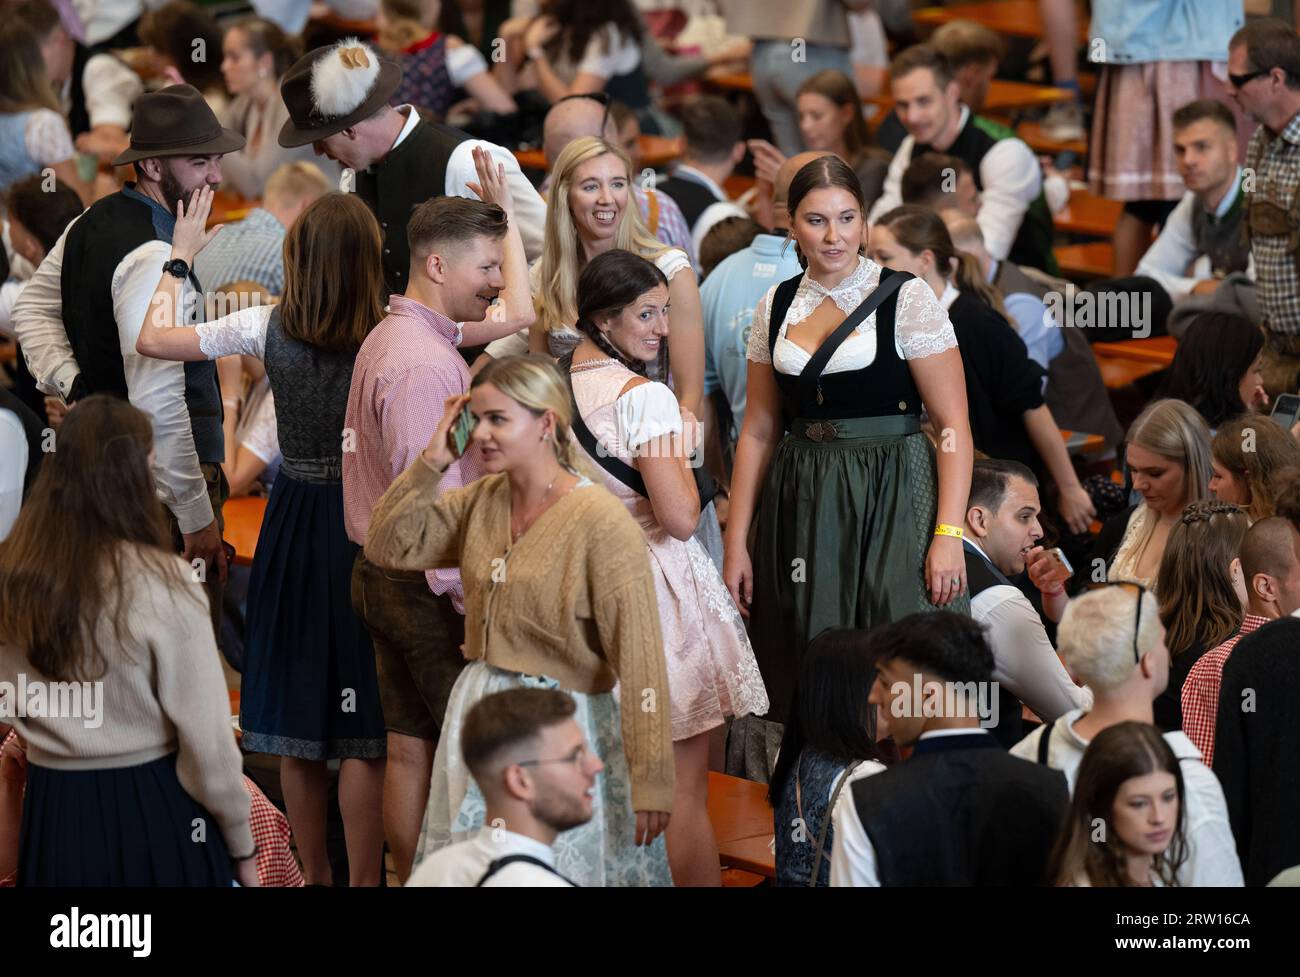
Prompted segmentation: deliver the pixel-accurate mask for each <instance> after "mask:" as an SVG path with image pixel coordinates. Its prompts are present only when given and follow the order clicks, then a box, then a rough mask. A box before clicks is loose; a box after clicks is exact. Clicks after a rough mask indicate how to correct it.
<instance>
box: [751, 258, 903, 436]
mask: <svg viewBox="0 0 1300 977" xmlns="http://www.w3.org/2000/svg"><path fill="white" fill-rule="evenodd" d="M895 274H898V272H895V271H892V270H890V269H889V268H883V269H881V272H880V280H881V281H882V282H883V281H885V280H886V279H887V278H888V277H889V276H890V275H895ZM802 278H803V275H802V274H799V275H796V276H794V277H793V278H790V279H787V280H786V281H784V282H782V283H781V284H780V285H778V286H777V287H776V293H775V294H774V295H773V296H772V310H771V316H770V318H769V320H768V322H769V326H768V330H767V351H768V355H769V356H770V355H772V354H773V353H774V352H775V350H776V339H777V335H778V334H779V333H780V331H781V324H782V323H783V322H785V316H786V313H787V312H788V311H789V310H790V303H791V302H793V301H794V294H795V292H796V291H798V289H799V282H800V281H801V280H802ZM897 308H898V292H897V291H895V292H894V294H892V295H891V296H889V298H887V299H885V301H884V302H883V303H881V306H880V308H879V309H877V310H876V358H875V359H874V360H872V361H871V363H870V364H869V365H867V366H866V367H864V368H863V369H861V370H847V371H844V372H840V373H823V374H822V377H821V380H820V386H821V390H822V402H821V403H820V404H819V403H817V402H816V400H815V399H814V398H813V397H811V396H809V395H808V392H807V390H806V388H805V387H804V386H803V385H802V384H800V383H799V378H798V377H797V376H790V375H787V374H785V373H782V372H780V371H779V370H777V369H775V368H773V370H772V373H773V374H774V375H775V376H776V385H777V387H778V388H779V389H780V391H781V399H782V404H783V408H784V411H785V414H786V424H787V426H788V425H789V422H790V421H792V420H794V419H796V418H803V419H807V420H823V421H825V420H835V419H836V418H841V417H898V416H900V415H903V414H911V415H912V416H914V417H919V416H920V415H921V393H920V391H918V390H917V389H916V381H914V380H913V379H912V371H911V370H909V369H908V367H907V363H906V361H904V360H903V359H901V358H900V357H899V355H898V351H897V350H895V349H894V314H895V312H896V311H897Z"/></svg>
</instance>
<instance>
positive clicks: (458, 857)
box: [406, 826, 573, 889]
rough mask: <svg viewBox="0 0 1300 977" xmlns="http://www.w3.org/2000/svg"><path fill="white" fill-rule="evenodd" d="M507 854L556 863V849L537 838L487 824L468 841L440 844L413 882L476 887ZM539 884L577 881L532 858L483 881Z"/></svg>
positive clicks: (566, 884)
mask: <svg viewBox="0 0 1300 977" xmlns="http://www.w3.org/2000/svg"><path fill="white" fill-rule="evenodd" d="M507 855H531V856H532V857H533V858H536V859H540V860H541V861H543V862H545V863H546V864H547V865H550V866H552V867H554V865H555V852H554V851H553V850H552V848H551V846H550V845H546V844H543V843H542V842H540V841H537V840H536V839H534V838H529V837H527V836H525V835H520V834H515V833H514V832H513V831H506V830H505V829H504V828H493V827H489V826H484V827H482V828H479V830H478V833H477V834H475V835H474V836H473V837H472V838H468V839H466V840H465V841H460V842H457V843H456V844H454V845H448V846H447V847H446V848H440V849H438V850H437V851H436V852H434V853H433V854H432V855H430V856H429V857H428V858H426V859H425V860H424V861H422V862H421V863H420V864H419V865H417V866H416V867H415V871H414V872H412V873H411V877H410V878H409V879H407V881H406V884H407V886H408V887H410V886H417V887H418V886H439V887H447V886H453V887H467V886H468V887H472V886H476V885H478V880H479V879H481V878H483V876H484V875H485V874H487V870H488V867H489V866H490V865H491V864H492V863H493V862H495V861H497V860H498V859H502V858H505V857H506V856H507ZM498 886H509V887H514V886H530V887H531V886H535V887H546V888H563V889H570V888H573V885H572V884H571V883H569V882H566V881H565V880H564V879H563V878H561V877H560V876H559V875H557V874H555V873H554V872H548V871H547V870H546V869H544V868H542V867H541V866H540V865H532V864H530V863H529V862H512V863H511V864H509V865H507V866H506V867H505V868H503V869H501V870H500V871H499V872H497V873H496V874H495V875H493V876H492V877H491V878H490V879H488V880H487V881H486V882H484V883H483V888H485V889H486V888H496V887H498Z"/></svg>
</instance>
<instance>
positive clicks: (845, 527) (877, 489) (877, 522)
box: [750, 416, 970, 723]
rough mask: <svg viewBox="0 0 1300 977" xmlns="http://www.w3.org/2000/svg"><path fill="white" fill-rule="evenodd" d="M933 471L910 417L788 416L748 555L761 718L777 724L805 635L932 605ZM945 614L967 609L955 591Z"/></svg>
mask: <svg viewBox="0 0 1300 977" xmlns="http://www.w3.org/2000/svg"><path fill="white" fill-rule="evenodd" d="M937 504H938V479H937V475H936V468H935V459H934V448H933V446H932V445H931V444H930V440H929V439H928V438H927V437H926V436H925V435H924V434H922V433H921V429H920V423H919V422H918V420H917V419H916V418H915V417H912V416H895V417H855V418H843V419H838V420H833V421H808V420H797V421H795V422H794V423H793V424H791V430H790V433H788V434H786V436H785V437H784V438H783V439H782V441H781V443H780V444H779V445H778V446H777V449H776V452H775V454H774V455H773V457H772V463H771V465H770V466H769V468H768V473H767V484H766V485H765V486H764V489H763V494H762V498H761V501H760V503H759V508H758V518H757V521H756V532H755V540H754V551H753V566H754V599H753V604H752V606H751V609H750V640H751V642H752V643H753V646H754V655H755V657H756V658H757V659H758V666H759V669H760V670H761V671H762V673H763V681H764V682H765V683H766V685H767V694H768V698H769V699H770V700H771V703H772V708H771V712H770V713H769V714H768V716H767V718H768V719H769V720H772V721H775V722H781V723H783V722H785V720H786V716H787V715H788V713H789V709H790V706H791V705H792V698H793V694H794V688H795V682H796V680H797V678H798V676H799V669H800V666H801V664H802V661H803V652H804V649H805V648H806V647H807V645H808V642H809V641H811V640H812V639H813V638H814V637H816V636H817V635H818V634H819V633H820V632H821V631H822V630H824V629H826V628H862V629H870V628H874V627H876V626H877V625H880V624H884V623H887V622H889V621H893V620H897V619H898V618H900V617H905V616H906V615H908V614H911V613H914V612H916V611H931V610H935V606H934V605H933V604H931V603H930V597H929V588H928V587H927V586H926V583H925V558H926V553H927V552H928V551H929V546H930V541H931V539H932V538H933V535H934V525H935V512H936V508H937ZM946 609H947V610H952V611H957V612H959V613H963V614H969V613H970V600H969V598H968V597H965V596H963V597H961V598H959V599H958V600H956V601H954V602H952V603H951V604H949V605H948V607H947V608H946Z"/></svg>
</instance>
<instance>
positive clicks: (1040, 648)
mask: <svg viewBox="0 0 1300 977" xmlns="http://www.w3.org/2000/svg"><path fill="white" fill-rule="evenodd" d="M1041 511H1042V503H1041V502H1040V501H1039V498H1038V479H1036V478H1035V477H1034V473H1033V472H1031V471H1030V470H1029V469H1028V468H1026V467H1025V466H1024V465H1022V464H1020V463H1019V462H1016V461H1000V460H995V459H990V458H981V459H980V460H979V461H977V462H975V467H974V469H973V470H972V472H971V485H970V501H969V503H968V504H967V509H966V524H965V526H964V527H963V528H964V530H965V534H966V535H965V538H964V540H963V545H964V547H965V550H966V578H967V580H969V581H970V610H971V616H972V617H973V618H975V620H976V621H978V622H979V623H980V624H983V625H984V626H985V627H986V628H987V634H988V642H989V647H991V648H992V649H993V678H994V679H995V680H996V681H997V682H998V685H999V689H1000V690H1001V691H1002V692H1003V693H1004V694H1003V700H1002V704H1001V705H1000V707H999V717H998V725H997V727H996V728H992V729H990V732H992V733H993V735H995V736H997V737H998V739H999V740H1001V741H1002V743H1003V745H1004V746H1011V745H1012V744H1014V743H1016V742H1017V741H1018V740H1019V739H1020V737H1021V718H1020V705H1021V703H1023V704H1024V705H1027V706H1028V707H1029V708H1030V709H1031V710H1032V711H1033V712H1034V714H1035V715H1037V716H1039V717H1040V718H1042V719H1044V720H1050V719H1055V718H1057V717H1058V716H1060V715H1061V714H1063V713H1065V712H1067V711H1068V710H1070V709H1086V708H1087V707H1088V706H1089V705H1091V704H1092V695H1091V693H1089V692H1088V690H1087V689H1081V688H1079V687H1078V686H1077V685H1075V684H1074V682H1073V681H1072V680H1071V678H1070V675H1069V673H1068V672H1066V670H1065V666H1064V665H1062V664H1061V660H1060V659H1059V658H1058V657H1057V656H1056V649H1055V648H1053V647H1052V642H1051V641H1050V640H1049V639H1048V637H1047V631H1046V629H1045V628H1044V627H1043V620H1042V618H1041V617H1039V616H1038V612H1037V611H1036V610H1035V609H1034V605H1033V604H1031V603H1030V601H1029V598H1028V597H1026V596H1025V594H1024V593H1023V592H1022V591H1021V590H1020V588H1019V587H1017V586H1016V585H1015V584H1013V583H1012V582H1011V580H1010V579H1008V578H1010V577H1015V576H1017V575H1019V574H1021V573H1023V572H1024V570H1025V555H1026V554H1027V553H1029V552H1031V551H1032V550H1033V548H1034V547H1035V546H1037V545H1038V541H1039V540H1040V539H1042V538H1043V528H1042V526H1041V525H1040V524H1039V522H1038V514H1039V512H1041ZM1006 693H1009V694H1006Z"/></svg>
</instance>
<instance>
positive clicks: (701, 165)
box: [655, 95, 748, 254]
mask: <svg viewBox="0 0 1300 977" xmlns="http://www.w3.org/2000/svg"><path fill="white" fill-rule="evenodd" d="M682 130H683V131H684V132H685V134H686V155H685V156H684V157H683V158H682V160H681V162H679V163H678V164H677V165H676V166H675V167H674V168H673V175H672V176H671V177H669V178H668V179H667V180H661V181H660V182H659V183H658V184H656V186H655V189H656V190H662V191H663V192H664V193H666V194H668V196H670V197H672V198H673V200H675V201H677V205H678V206H679V207H681V209H682V214H683V215H684V216H685V217H686V223H687V225H688V226H689V227H690V229H691V242H692V244H693V246H694V248H695V253H696V254H699V253H700V242H701V241H703V240H704V235H705V234H707V233H709V228H710V227H712V226H713V225H714V224H716V223H717V222H718V221H720V220H723V219H725V218H727V217H746V216H748V215H747V214H746V213H745V210H744V208H743V207H740V206H739V205H737V204H734V203H732V202H731V200H730V199H728V197H727V191H726V190H724V189H723V185H724V184H725V183H726V182H727V178H728V177H729V176H731V174H732V172H734V171H735V169H736V164H737V163H739V162H740V161H741V160H742V159H744V157H745V144H744V142H742V141H741V138H740V137H741V135H742V131H741V126H740V116H739V115H738V114H737V113H736V110H735V109H734V108H732V107H731V104H730V103H729V102H728V101H727V100H726V99H725V98H719V97H718V96H716V95H701V96H699V97H698V98H695V99H692V100H691V101H689V102H687V103H686V105H685V107H684V108H683V109H682Z"/></svg>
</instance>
